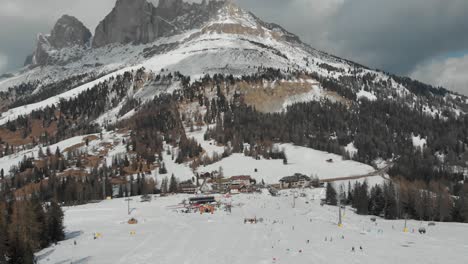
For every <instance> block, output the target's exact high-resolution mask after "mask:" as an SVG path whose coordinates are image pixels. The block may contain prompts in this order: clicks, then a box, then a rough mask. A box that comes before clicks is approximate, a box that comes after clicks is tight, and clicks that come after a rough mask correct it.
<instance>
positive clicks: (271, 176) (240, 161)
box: [198, 144, 383, 185]
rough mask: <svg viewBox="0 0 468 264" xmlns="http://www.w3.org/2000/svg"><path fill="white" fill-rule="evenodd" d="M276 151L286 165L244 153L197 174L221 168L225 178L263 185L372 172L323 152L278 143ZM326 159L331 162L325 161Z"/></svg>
mask: <svg viewBox="0 0 468 264" xmlns="http://www.w3.org/2000/svg"><path fill="white" fill-rule="evenodd" d="M278 148H279V149H280V150H282V149H284V151H285V153H286V157H287V158H288V164H286V165H284V164H283V160H265V159H260V160H255V159H254V158H252V157H247V156H244V154H233V155H231V156H230V157H227V158H224V159H222V160H221V161H219V162H216V163H214V164H211V165H209V166H206V167H201V168H199V170H198V171H199V172H212V171H218V170H219V168H220V167H222V168H223V174H224V176H225V177H230V176H238V175H250V176H251V177H252V178H254V179H256V180H257V181H258V182H260V181H261V180H262V179H263V180H264V181H265V182H266V183H278V181H279V180H280V179H281V178H283V177H285V176H291V175H293V174H295V173H302V174H305V175H308V176H311V175H313V176H318V177H319V178H320V179H333V178H344V177H350V176H356V175H364V174H367V173H371V172H373V171H374V168H372V167H371V166H369V165H366V164H362V163H359V162H355V161H351V160H343V158H342V157H341V156H338V155H335V154H330V153H327V152H323V151H318V150H314V149H310V148H305V147H299V146H294V145H292V144H280V145H278ZM329 159H332V160H333V162H331V163H330V162H327V160H329ZM255 169H257V172H255ZM367 180H368V182H369V184H372V185H374V184H378V183H382V182H383V178H382V177H380V176H375V177H368V178H367ZM353 182H354V181H353Z"/></svg>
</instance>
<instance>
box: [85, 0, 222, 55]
mask: <svg viewBox="0 0 468 264" xmlns="http://www.w3.org/2000/svg"><path fill="white" fill-rule="evenodd" d="M224 2H225V1H210V2H209V3H207V2H206V1H204V2H203V3H201V4H196V3H186V2H184V1H183V0H160V1H159V4H158V6H157V7H154V6H153V4H151V3H148V2H147V1H146V0H118V1H117V3H116V5H115V7H114V8H113V9H112V11H111V12H110V13H109V14H108V15H107V16H106V17H105V18H104V20H102V21H101V22H100V23H99V25H98V26H97V28H96V32H95V36H94V41H93V47H94V48H99V47H103V46H105V45H108V44H111V43H121V44H128V43H132V44H146V43H150V42H153V41H155V40H156V39H157V38H159V37H162V36H167V35H170V34H173V33H175V32H181V31H183V30H187V29H190V28H194V27H196V26H200V25H201V24H202V23H203V22H205V21H207V20H209V18H210V17H211V16H212V15H213V14H214V13H216V11H217V10H218V8H219V7H220V6H222V5H223V4H224Z"/></svg>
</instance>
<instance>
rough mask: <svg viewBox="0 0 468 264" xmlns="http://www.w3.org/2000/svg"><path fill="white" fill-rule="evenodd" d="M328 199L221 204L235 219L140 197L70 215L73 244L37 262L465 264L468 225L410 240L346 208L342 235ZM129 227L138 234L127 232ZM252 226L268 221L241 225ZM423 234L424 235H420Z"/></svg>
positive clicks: (260, 198) (287, 195) (442, 226)
mask: <svg viewBox="0 0 468 264" xmlns="http://www.w3.org/2000/svg"><path fill="white" fill-rule="evenodd" d="M294 192H296V195H294ZM323 195H324V189H322V188H318V189H304V190H300V189H297V190H283V191H281V192H280V195H279V196H276V197H274V196H271V195H270V194H269V193H268V192H267V191H266V190H264V191H263V192H262V193H256V194H239V195H234V196H232V197H225V196H222V195H215V196H216V199H218V200H220V201H222V202H224V203H229V204H232V211H231V213H229V212H226V211H224V210H222V209H220V210H216V211H215V212H214V213H213V214H210V213H207V214H200V213H182V212H180V210H179V211H178V210H176V208H178V204H179V203H180V202H181V201H182V200H184V199H187V198H189V197H193V195H173V196H167V197H155V198H153V200H152V201H151V202H140V198H139V197H133V198H132V199H133V200H132V201H130V208H131V215H128V212H127V205H128V203H127V201H126V200H125V199H114V200H107V201H102V202H100V203H95V204H87V205H83V206H76V207H65V208H64V210H65V225H66V233H67V239H66V240H65V241H62V242H59V243H58V244H57V245H53V246H51V247H49V248H46V249H44V250H42V251H41V252H38V253H37V254H36V256H37V258H38V263H41V264H45V263H47V264H48V263H54V264H58V263H102V264H104V263H112V264H114V263H115V264H117V263H135V264H138V263H168V264H175V263H186V264H190V263H194V264H198V263H206V264H221V263H226V264H228V263H229V264H230V263H242V264H245V263H252V264H253V263H259V264H263V263H288V264H291V263H295V264H296V263H297V264H301V263H307V264H309V263H384V264H385V263H389V264H394V263H414V264H417V263H421V264H428V263H444V264H449V263H456V264H460V263H465V262H466V256H467V255H466V252H467V250H468V240H466V234H467V230H468V225H467V224H459V223H436V225H435V226H428V223H427V222H419V221H408V223H407V226H408V232H407V233H404V232H403V229H404V222H405V221H404V220H396V221H389V220H383V219H380V218H377V220H376V222H375V223H374V222H372V221H371V219H370V218H371V217H370V216H359V215H356V214H355V213H354V212H353V211H352V210H351V209H350V208H348V207H347V208H346V209H345V210H343V227H341V228H340V227H338V225H337V221H338V207H336V206H327V205H325V206H321V205H320V198H321V197H323ZM294 197H297V198H296V199H294ZM294 204H295V205H294ZM293 205H294V206H293ZM132 217H133V218H135V219H137V220H138V223H137V224H135V225H130V224H128V223H127V221H128V220H129V219H130V218H132ZM246 218H249V219H250V218H256V219H258V220H260V218H262V219H263V221H259V222H258V223H256V224H250V223H244V219H246ZM420 227H425V228H426V230H427V233H426V234H424V235H421V234H419V233H418V229H419V228H420ZM413 230H414V232H413ZM95 236H97V238H96V239H94V237H95ZM75 242H76V245H75ZM353 247H354V252H353V251H352V248H353ZM361 247H362V250H361V249H360V248H361Z"/></svg>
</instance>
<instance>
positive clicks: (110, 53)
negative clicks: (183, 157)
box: [0, 2, 461, 124]
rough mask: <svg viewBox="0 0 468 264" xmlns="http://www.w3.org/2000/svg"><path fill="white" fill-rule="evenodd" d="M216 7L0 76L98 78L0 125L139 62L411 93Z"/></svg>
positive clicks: (227, 7) (4, 85)
mask: <svg viewBox="0 0 468 264" xmlns="http://www.w3.org/2000/svg"><path fill="white" fill-rule="evenodd" d="M213 12H215V13H214V14H213V16H212V17H211V18H210V19H209V20H208V21H207V22H205V23H202V24H201V26H200V27H197V28H193V29H188V30H186V31H182V32H176V33H175V34H174V35H171V36H166V37H161V38H158V39H157V40H155V41H154V42H152V43H148V44H144V45H130V44H126V45H122V44H118V43H115V44H110V45H107V46H104V47H100V48H89V49H83V48H81V47H80V49H79V50H77V49H75V48H73V47H71V48H64V49H61V50H56V51H54V53H53V54H51V56H56V57H58V58H66V57H71V56H73V57H74V58H77V59H74V60H72V61H69V62H67V63H66V64H57V65H54V64H51V65H46V66H42V67H35V68H32V69H31V68H24V69H22V70H20V71H19V72H17V73H14V74H13V76H12V77H10V78H7V79H3V80H0V91H6V90H7V89H8V88H9V87H12V86H14V85H18V84H21V83H26V82H32V81H34V80H40V82H41V85H39V86H38V87H37V88H36V91H34V92H35V93H36V92H38V91H39V90H40V89H41V87H43V86H44V85H46V84H50V83H56V82H58V81H61V80H64V79H66V78H69V77H70V76H76V75H79V74H89V75H93V76H97V77H99V76H101V77H100V78H98V79H97V80H94V81H92V82H90V83H87V84H84V85H81V86H79V87H68V88H69V89H70V91H68V92H65V93H62V94H59V95H56V96H53V97H51V98H49V99H47V100H43V101H40V102H37V103H34V104H30V105H26V106H21V107H17V108H13V109H10V110H9V111H7V112H5V113H2V115H1V117H0V124H4V123H5V122H7V121H8V120H13V119H15V118H17V117H18V115H22V114H28V113H30V112H31V111H33V110H36V109H40V108H42V107H44V106H46V105H52V104H56V103H57V102H58V101H59V100H60V99H61V98H63V99H66V98H70V97H74V96H76V95H77V94H79V93H80V92H83V91H84V90H86V89H88V88H91V87H93V85H94V84H96V83H97V82H100V81H104V80H107V79H109V78H111V77H113V76H115V75H116V74H118V73H122V72H124V71H129V70H135V69H138V68H141V67H144V68H145V69H146V70H147V71H152V72H154V73H159V72H160V71H161V70H163V69H164V70H165V71H166V72H167V71H170V72H174V71H178V72H181V73H182V74H184V75H187V76H190V77H191V79H192V80H195V79H198V78H199V77H202V76H203V75H205V74H215V73H224V74H228V75H229V74H232V75H234V76H241V75H248V74H254V73H256V72H258V68H262V67H271V68H276V69H282V70H284V71H288V70H296V71H305V72H310V73H311V72H315V73H317V74H318V76H321V77H322V78H330V79H335V80H338V79H340V78H341V77H344V76H348V77H353V76H356V75H358V76H365V75H366V76H373V82H381V81H385V82H386V83H387V82H388V83H391V85H389V86H388V87H382V89H383V90H381V91H372V92H369V91H365V90H363V88H361V87H357V90H356V93H358V98H367V99H370V100H375V99H377V98H381V97H382V96H384V95H383V94H382V92H383V91H385V93H384V94H395V95H397V96H408V95H411V93H410V92H409V91H408V90H407V89H406V88H405V87H404V86H403V85H402V84H401V83H398V82H397V81H395V80H394V79H393V78H392V77H391V76H389V75H386V74H384V73H382V72H377V71H373V70H370V69H367V68H364V67H362V66H360V65H357V64H354V63H352V62H349V61H347V60H343V59H340V58H337V57H334V56H331V55H328V54H326V53H323V52H320V51H317V50H315V49H313V48H311V47H309V46H307V45H306V44H303V43H302V42H301V41H300V40H299V39H298V38H297V37H295V36H294V35H292V34H291V33H289V32H287V31H285V30H284V29H282V28H280V27H279V26H276V25H273V24H267V23H265V22H263V21H261V20H260V19H258V18H257V17H255V16H254V15H253V14H251V13H249V12H247V11H245V10H242V9H240V8H238V7H237V6H235V5H233V4H231V3H228V2H227V3H226V4H224V5H221V7H220V8H219V9H218V10H215V11H213ZM181 19H182V18H181ZM76 53H79V54H76ZM323 88H325V89H326V88H327V87H320V86H317V87H315V88H314V90H313V91H311V92H309V93H307V94H303V95H301V98H298V96H297V95H295V96H292V98H291V99H289V100H288V101H286V102H284V103H283V104H284V105H283V106H279V109H281V108H282V107H283V108H284V107H286V106H287V105H289V104H291V103H294V102H303V101H308V100H317V99H318V98H321V96H320V94H321V93H322V89H323ZM149 95H151V94H149ZM153 95H154V94H153ZM386 98H387V97H386ZM392 98H393V97H392ZM456 110H457V111H458V112H460V111H461V110H459V109H456Z"/></svg>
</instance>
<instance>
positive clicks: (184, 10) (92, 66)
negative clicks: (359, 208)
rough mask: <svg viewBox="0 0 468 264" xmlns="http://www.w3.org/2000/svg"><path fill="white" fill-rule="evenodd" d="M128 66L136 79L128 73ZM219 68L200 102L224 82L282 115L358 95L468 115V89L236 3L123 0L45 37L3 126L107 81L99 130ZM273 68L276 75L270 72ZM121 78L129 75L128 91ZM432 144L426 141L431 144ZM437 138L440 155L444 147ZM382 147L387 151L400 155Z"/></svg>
mask: <svg viewBox="0 0 468 264" xmlns="http://www.w3.org/2000/svg"><path fill="white" fill-rule="evenodd" d="M139 71H141V72H139ZM126 73H128V74H129V75H128V76H130V75H131V77H128V76H127V77H124V76H125V74H126ZM270 73H273V74H270ZM216 74H221V75H223V76H229V78H230V82H229V83H227V82H225V83H224V84H222V85H219V83H218V82H217V83H214V82H213V83H210V82H209V81H207V82H203V84H201V85H200V86H203V87H202V88H200V90H202V92H201V94H197V96H198V97H199V100H200V101H201V100H202V99H203V97H206V100H207V101H210V100H211V99H213V98H218V97H219V96H218V95H219V92H218V95H217V92H216V89H215V88H218V89H221V90H223V93H224V94H225V96H226V98H227V100H228V101H232V100H234V99H235V98H237V97H236V96H239V95H241V96H242V102H244V103H246V104H247V105H250V106H254V107H255V109H256V110H258V111H260V112H276V113H279V112H283V111H285V110H287V108H288V107H290V106H292V105H294V104H296V103H302V102H309V101H327V102H328V101H330V102H332V103H340V105H344V106H346V107H348V108H349V109H352V110H351V111H352V112H353V114H359V113H360V111H359V107H360V105H361V103H362V101H368V102H369V101H370V102H372V101H377V100H378V101H379V102H380V101H381V102H391V103H394V104H396V105H398V106H404V107H407V108H409V109H410V110H414V111H415V112H414V114H416V113H417V114H418V115H419V113H421V114H422V115H423V116H425V117H431V118H434V120H436V121H437V122H438V121H439V120H449V119H450V120H456V119H457V118H460V119H463V117H464V116H465V113H467V112H468V98H467V97H465V96H462V95H458V94H455V93H453V92H450V91H448V90H445V89H443V88H435V87H432V86H429V85H425V84H423V83H420V82H417V81H414V80H411V79H409V78H405V77H399V76H395V75H392V74H389V73H385V72H382V71H378V70H373V69H369V68H367V67H365V66H362V65H359V64H356V63H354V62H351V61H348V60H346V59H342V58H338V57H336V56H333V55H330V54H327V53H325V52H322V51H319V50H316V49H314V48H312V47H310V46H309V45H307V44H305V43H303V42H302V41H301V40H300V39H299V38H298V37H297V36H295V35H294V34H292V33H290V32H288V31H286V30H285V29H283V28H282V27H280V26H278V25H275V24H271V23H266V22H264V21H262V20H261V19H259V18H258V17H256V16H255V15H254V14H252V13H250V12H248V11H246V10H243V9H241V8H239V7H238V6H236V5H235V4H233V3H231V2H230V1H209V2H207V1H203V2H202V3H186V2H183V1H182V0H164V1H163V0H161V1H159V5H158V6H156V7H155V6H153V4H151V3H148V2H147V1H145V0H136V1H135V0H118V1H117V2H116V6H115V7H114V9H113V10H112V11H111V12H110V13H109V14H108V15H107V16H106V17H105V18H104V19H103V20H102V21H101V23H99V25H98V27H97V28H96V30H95V33H94V36H91V33H90V31H89V30H88V29H86V27H85V26H84V25H83V24H82V23H81V22H80V21H78V20H77V19H76V18H73V17H70V16H63V17H62V18H60V19H59V21H58V22H57V24H56V25H55V26H54V28H53V30H52V31H51V33H50V34H49V35H39V38H38V43H37V48H36V49H35V51H34V54H33V55H32V57H31V59H30V60H29V64H28V65H27V66H25V67H24V68H23V69H21V70H19V71H18V72H16V73H12V74H10V75H7V76H6V77H5V78H3V79H0V102H1V107H0V113H1V115H0V126H2V125H7V124H9V123H10V122H11V121H14V120H17V119H18V118H19V117H22V116H28V115H29V114H31V113H33V112H34V111H37V110H41V109H44V108H46V107H52V106H53V107H56V106H58V105H59V104H60V103H61V102H66V101H67V100H71V99H74V98H78V97H79V96H82V97H83V98H89V96H90V95H89V94H90V93H91V92H89V91H90V90H91V91H92V90H97V89H99V88H102V87H103V86H106V87H108V88H109V89H110V90H112V91H111V92H109V93H107V94H106V96H107V98H93V99H95V100H96V104H97V101H98V100H100V101H102V100H104V101H105V103H104V104H105V105H104V106H102V107H101V106H100V107H99V111H100V112H99V113H94V114H96V116H92V117H90V114H87V115H86V119H85V120H84V121H83V120H81V121H82V122H87V123H90V124H91V123H92V124H97V125H99V126H101V127H102V126H103V125H109V124H113V123H115V122H116V121H119V120H122V119H126V118H129V117H131V116H133V115H134V114H135V113H137V112H138V106H137V105H141V104H142V103H144V102H148V101H150V100H152V99H153V98H155V97H156V96H158V95H161V94H164V93H170V94H172V93H174V92H177V91H179V92H180V91H182V90H183V88H184V85H185V86H186V85H187V83H191V84H193V83H194V82H197V81H200V80H203V78H204V77H205V76H208V75H209V76H215V75H216ZM262 74H263V75H262ZM268 74H270V75H271V76H273V77H272V78H265V77H264V76H270V75H268ZM161 76H162V77H161ZM165 76H166V77H167V76H169V77H167V78H166V77H165ZM252 76H254V77H252ZM173 77H174V78H173ZM126 78H128V80H127V79H126ZM226 78H228V77H226ZM116 79H117V80H124V81H123V86H124V87H123V90H121V89H122V87H120V84H119V85H116V82H117V81H116ZM220 86H222V87H220ZM192 88H193V89H198V88H199V87H198V86H197V85H195V88H194V87H192ZM116 90H118V91H116ZM96 93H97V92H96ZM85 94H87V95H85ZM86 96H88V97H86ZM200 98H201V99H200ZM191 100H193V98H191ZM136 102H138V103H136ZM192 103H193V102H192ZM201 105H203V104H201ZM351 106H354V107H353V108H351ZM52 109H55V108H52ZM208 110H209V109H207V107H206V104H205V105H204V106H196V105H194V104H181V105H180V111H181V112H182V114H184V115H187V116H191V117H192V118H194V116H195V115H196V114H197V113H202V114H203V115H204V114H206V113H207V111H208ZM79 114H82V113H79ZM97 114H98V115H97ZM73 116H74V117H76V114H74V115H73ZM388 116H390V114H388ZM388 119H389V118H388ZM389 120H390V119H389ZM389 120H387V121H386V122H389ZM211 121H213V123H214V122H215V120H211ZM353 121H354V120H353ZM390 121H391V120H390ZM405 122H406V121H405ZM454 122H457V121H454ZM354 123H355V122H354ZM393 124H396V123H393ZM387 125H388V124H387ZM397 127H398V126H397ZM398 129H399V127H398ZM411 129H412V128H411ZM418 129H421V131H405V135H403V134H400V135H398V136H400V137H401V138H403V139H404V140H411V138H412V137H417V136H418V137H420V138H424V135H423V132H422V131H424V127H423V125H421V126H420V127H418ZM91 132H94V130H93V131H91ZM313 132H314V133H316V132H317V131H313ZM335 132H336V131H335ZM357 132H360V133H362V129H361V130H357V129H356V130H355V131H346V133H343V135H341V137H339V136H337V135H336V133H335V134H333V133H332V135H330V136H329V137H328V138H329V140H332V141H333V140H334V141H339V142H338V143H336V144H339V145H340V146H342V147H345V146H347V145H348V146H354V145H353V137H354V136H355V133H357ZM25 133H26V132H25ZM304 133H306V132H304ZM307 133H308V134H306V136H307V137H309V138H314V137H315V135H312V133H310V132H307ZM317 133H319V132H317ZM394 133H397V132H394ZM398 133H401V131H400V132H398ZM396 135H397V134H394V136H393V137H394V138H397V136H396ZM430 136H432V137H433V138H441V137H440V136H439V135H435V134H430ZM385 137H386V138H387V139H388V138H390V136H388V135H385ZM36 138H37V136H36ZM275 138H277V137H275ZM61 139H62V140H63V139H65V138H61ZM327 140H328V139H327ZM393 140H394V141H395V139H393ZM32 141H35V140H32ZM434 141H435V140H432V141H431V138H427V142H428V144H432V143H433V142H434ZM303 142H304V141H303ZM285 143H289V142H285ZM361 143H362V142H361ZM373 144H377V143H375V140H374V143H373ZM456 144H457V143H454V144H453V145H454V146H455V145H456ZM463 144H464V143H463ZM303 145H306V144H305V143H303ZM362 145H364V144H361V147H362ZM436 145H437V147H434V148H435V151H438V152H439V151H440V149H441V147H440V146H439V145H440V144H436ZM324 148H325V147H322V150H323V149H324ZM372 148H374V146H372V147H369V149H372ZM457 148H458V147H457ZM352 149H353V151H352V152H357V151H358V150H355V148H352ZM382 149H385V152H386V153H387V154H386V156H388V157H389V156H392V155H393V154H394V153H395V152H392V151H393V150H391V149H390V148H382ZM335 152H337V151H335ZM439 154H440V153H439ZM373 155H374V156H378V155H382V154H380V153H374V154H373ZM367 162H368V163H370V162H369V161H368V160H367Z"/></svg>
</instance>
